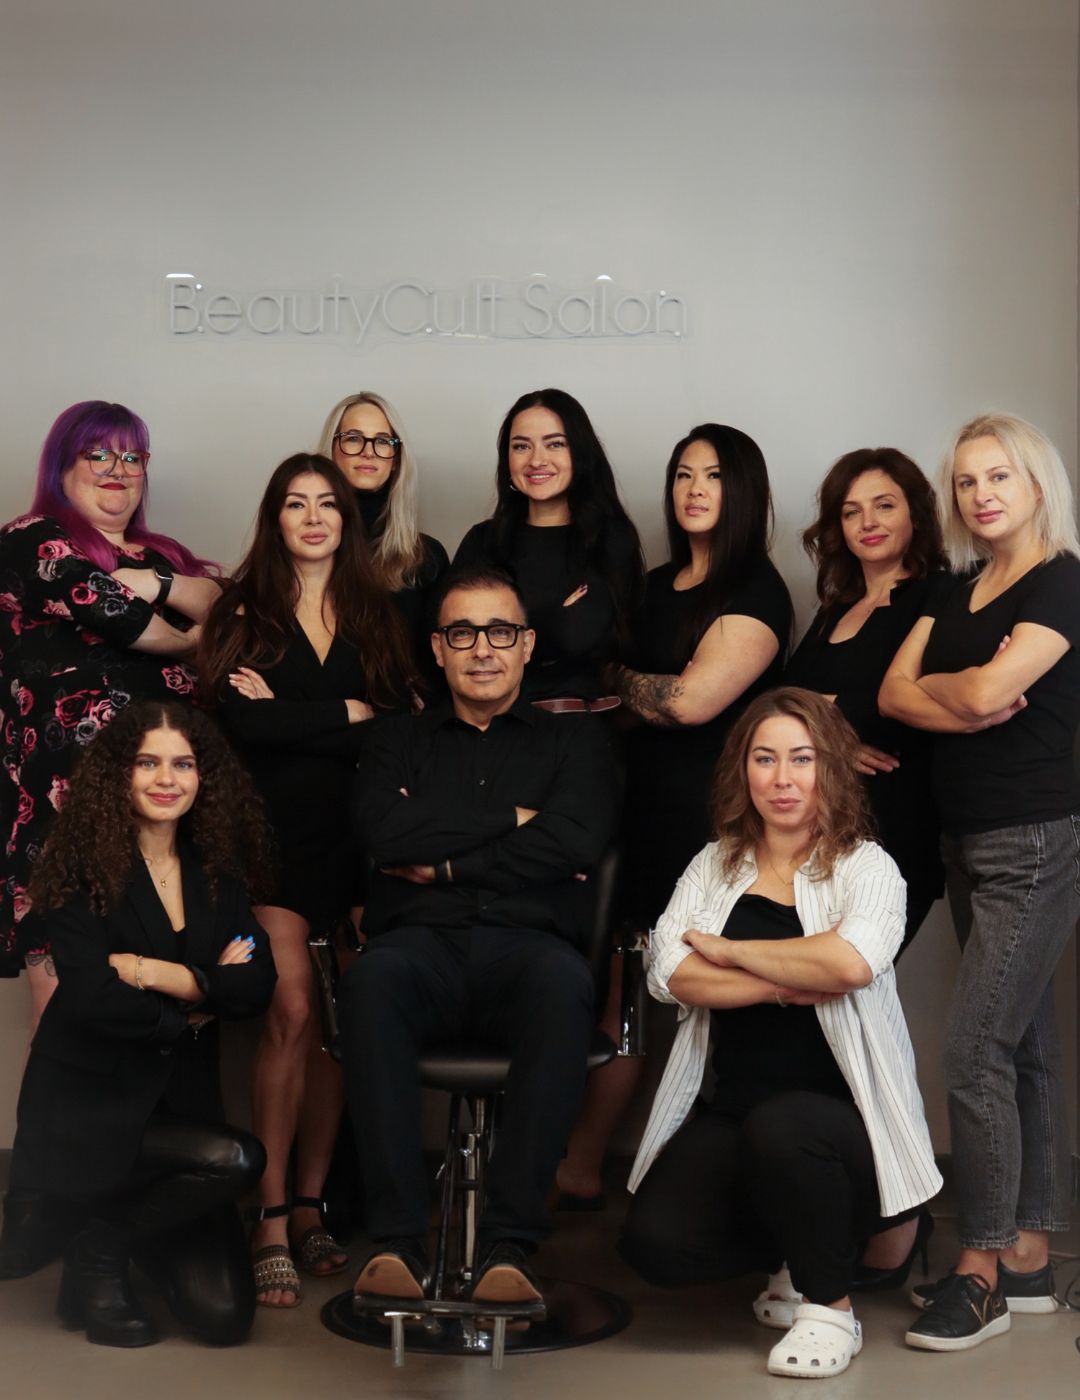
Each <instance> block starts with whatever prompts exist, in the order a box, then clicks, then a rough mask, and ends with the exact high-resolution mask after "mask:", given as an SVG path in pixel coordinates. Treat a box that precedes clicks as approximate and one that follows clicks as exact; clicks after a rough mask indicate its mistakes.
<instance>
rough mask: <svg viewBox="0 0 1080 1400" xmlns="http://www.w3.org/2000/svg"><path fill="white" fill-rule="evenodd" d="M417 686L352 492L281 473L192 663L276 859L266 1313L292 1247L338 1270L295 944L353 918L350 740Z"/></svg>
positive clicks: (328, 1142)
mask: <svg viewBox="0 0 1080 1400" xmlns="http://www.w3.org/2000/svg"><path fill="white" fill-rule="evenodd" d="M413 669H414V668H413V665H412V658H411V657H410V655H409V649H408V643H407V640H406V636H405V631H404V627H403V624H402V622H401V619H400V617H399V615H398V612H397V610H396V608H395V607H394V605H393V602H392V600H391V597H390V595H389V594H388V593H387V591H386V589H385V588H384V586H383V585H382V584H381V583H380V581H379V580H378V578H377V576H376V574H375V572H374V568H373V565H372V563H371V560H370V557H369V555H368V550H367V544H366V542H365V539H364V532H363V526H362V524H361V520H360V516H359V513H358V511H357V507H356V503H355V501H354V499H353V492H352V488H351V487H350V485H349V483H348V482H347V481H346V479H345V477H344V476H343V475H342V473H341V472H340V471H339V470H338V468H337V467H336V466H335V465H334V463H333V462H331V461H329V460H328V459H327V458H325V457H318V456H310V455H308V454H306V453H297V454H296V455H295V456H293V457H289V458H288V459H287V460H286V461H284V462H282V463H281V465H280V466H279V467H278V468H277V469H276V471H275V472H274V473H273V475H272V476H271V478H270V481H269V483H268V484H267V487H266V490H265V492H264V493H263V498H262V502H261V504H260V506H259V513H258V516H257V518H256V523H255V537H254V539H253V541H252V544H251V548H250V549H249V550H248V553H247V556H246V558H245V559H244V560H243V562H242V563H241V564H240V565H239V567H238V568H237V570H236V573H235V574H234V575H233V578H232V580H231V582H230V583H229V584H228V586H227V587H226V589H225V592H224V593H223V595H222V597H221V599H220V600H219V601H218V603H217V604H216V605H215V606H214V608H213V609H212V610H211V613H210V616H209V617H208V618H207V621H206V625H205V627H204V630H203V636H202V641H201V645H200V648H199V675H200V679H201V683H202V685H203V687H204V690H205V693H206V698H207V700H208V702H209V703H211V704H216V705H218V706H219V712H220V716H221V719H222V722H223V724H224V725H225V728H226V730H227V731H228V733H229V734H230V736H231V737H232V738H233V739H234V740H235V742H236V745H237V748H238V749H239V751H240V754H241V756H242V757H243V759H244V761H245V762H246V763H247V766H248V768H249V770H250V772H251V774H252V777H253V778H254V779H255V784H256V786H257V787H258V789H259V791H260V792H261V793H262V796H263V799H264V801H265V802H266V805H267V808H268V811H269V814H270V821H271V825H272V827H273V830H274V836H275V844H276V860H275V872H274V874H275V880H274V888H273V889H272V891H271V893H270V895H269V897H268V898H267V900H266V902H265V903H263V904H262V905H260V906H259V908H258V909H257V911H256V912H257V913H258V916H259V919H260V921H261V922H262V924H263V926H264V927H265V928H266V931H267V933H268V934H269V935H270V942H271V946H272V947H273V950H274V962H275V964H276V966H277V972H278V984H277V989H276V991H275V993H274V1000H273V1003H272V1005H271V1007H270V1014H269V1015H268V1016H267V1018H266V1024H265V1027H264V1030H263V1036H262V1039H261V1041H260V1042H259V1048H258V1050H257V1052H256V1058H255V1069H254V1082H253V1123H254V1127H255V1131H256V1133H257V1134H258V1135H259V1137H260V1139H261V1140H262V1142H263V1143H264V1145H265V1147H266V1154H267V1167H266V1173H265V1175H264V1177H263V1181H262V1184H261V1186H260V1199H261V1201H262V1207H263V1208H262V1219H261V1220H260V1221H259V1223H258V1225H257V1226H256V1228H255V1232H254V1235H253V1240H252V1243H253V1247H254V1250H255V1273H256V1287H257V1290H258V1296H259V1301H260V1302H261V1303H263V1304H266V1305H267V1306H270V1307H294V1306H295V1305H296V1304H297V1303H298V1302H299V1300H300V1280H299V1276H298V1274H297V1272H296V1266H295V1264H294V1263H293V1259H292V1256H291V1254H290V1250H289V1236H290V1234H291V1235H292V1239H293V1244H294V1247H295V1250H296V1252H297V1254H298V1256H299V1260H300V1263H301V1265H302V1266H303V1267H304V1268H305V1269H307V1270H308V1272H310V1273H313V1274H317V1275H321V1274H327V1273H337V1272H339V1271H340V1270H341V1269H343V1268H344V1267H345V1266H346V1264H347V1263H348V1259H347V1257H346V1255H345V1254H344V1253H343V1252H342V1250H341V1249H340V1247H339V1246H338V1245H337V1243H336V1242H335V1241H334V1240H333V1238H332V1237H331V1236H330V1235H329V1234H328V1233H327V1232H326V1230H325V1228H324V1227H323V1224H322V1221H321V1218H320V1215H321V1212H320V1202H321V1199H322V1193H323V1187H324V1184H325V1180H326V1174H327V1170H328V1168H329V1163H330V1157H331V1153H332V1151H333V1146H334V1139H335V1136H336V1132H337V1125H338V1121H339V1119H340V1116H341V1105H342V1090H341V1074H340V1071H339V1069H338V1067H337V1065H336V1064H335V1063H334V1062H333V1061H332V1060H331V1059H330V1058H329V1057H328V1056H327V1055H324V1054H323V1053H322V1050H321V1047H320V1046H319V1045H318V1044H317V1042H316V1039H315V1037H314V1035H313V1030H314V1021H315V1015H314V1012H315V997H314V987H313V983H312V975H311V965H310V962H309V958H308V952H307V940H308V936H309V934H310V932H311V930H312V929H313V928H316V929H326V928H327V927H330V926H332V925H333V924H335V923H336V922H337V921H339V920H340V919H342V918H344V917H345V916H346V915H347V914H348V911H349V909H350V906H351V905H352V904H354V903H355V902H356V895H357V888H356V881H357V866H358V864H359V861H358V858H357V853H356V849H355V846H354V844H353V841H352V837H351V834H350V824H349V798H350V794H351V791H352V783H353V777H354V774H355V770H356V755H357V752H358V741H359V739H360V737H361V731H362V724H363V722H364V721H366V720H369V719H371V718H372V716H373V715H374V713H375V711H376V709H384V710H385V709H392V708H395V707H400V706H405V705H407V704H408V703H409V700H410V689H409V687H410V683H411V680H412V677H413ZM294 1137H295V1138H296V1139H297V1161H296V1181H295V1194H294V1196H293V1203H292V1210H291V1212H290V1210H289V1209H288V1207H287V1206H286V1204H285V1202H286V1194H285V1184H286V1169H287V1165H288V1159H289V1151H290V1148H291V1146H292V1142H293V1138H294ZM290 1215H291V1221H290V1220H288V1219H287V1218H288V1217H289V1216H290ZM290 1226H291V1229H290Z"/></svg>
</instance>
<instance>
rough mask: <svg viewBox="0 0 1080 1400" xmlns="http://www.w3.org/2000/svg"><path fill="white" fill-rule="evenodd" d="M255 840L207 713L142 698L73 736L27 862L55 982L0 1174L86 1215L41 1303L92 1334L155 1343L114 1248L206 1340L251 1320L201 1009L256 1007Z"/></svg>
mask: <svg viewBox="0 0 1080 1400" xmlns="http://www.w3.org/2000/svg"><path fill="white" fill-rule="evenodd" d="M268 844H269V843H268V834H267V831H266V824H265V822H264V821H263V819H262V816H261V813H260V810H259V804H258V802H257V800H256V798H255V794H254V793H253V791H252V788H251V782H250V779H249V778H248V776H247V774H246V773H244V771H243V769H242V768H241V767H240V764H239V763H238V762H237V761H236V759H235V757H234V756H233V754H232V753H231V752H230V750H229V747H228V745H227V744H226V742H225V741H224V739H223V738H222V737H221V735H220V733H219V732H218V730H217V728H216V726H215V725H214V724H213V722H212V721H211V720H210V719H208V718H207V717H206V716H205V715H202V714H200V713H198V712H197V711H193V710H190V709H188V708H187V707H186V706H184V705H180V704H177V703H176V702H171V701H166V702H160V701H143V702H137V703H135V704H133V705H129V706H128V707H127V708H125V709H123V710H121V712H120V713H119V715H117V717H116V718H115V719H114V720H113V721H112V722H111V723H110V724H109V725H108V726H107V727H106V728H104V729H102V731H101V732H100V734H99V735H98V736H97V738H95V739H94V740H93V742H92V743H91V744H90V745H89V746H88V747H87V749H86V751H85V755H84V757H83V759H82V761H81V762H80V764H79V766H78V768H77V769H76V771H75V775H74V777H73V779H72V783H71V788H70V791H69V793H68V795H67V798H66V800H65V802H64V805H63V807H62V808H61V810H60V812H59V813H58V815H57V817H56V820H55V822H54V823H53V826H52V830H51V832H50V835H49V840H48V843H47V845H46V847H45V850H44V852H43V853H42V855H41V856H39V857H38V859H37V861H36V862H35V864H34V874H33V879H32V881H31V885H30V889H31V897H32V898H33V901H34V908H35V910H36V911H37V913H38V916H39V917H40V918H41V921H42V925H43V927H44V928H45V929H46V931H47V932H48V935H49V938H50V941H51V946H52V948H53V955H54V957H55V958H56V965H57V970H58V974H59V985H58V990H57V991H56V993H55V994H54V995H53V997H52V998H51V1000H50V1001H49V1003H48V1005H47V1006H46V1007H45V1011H44V1013H43V1015H42V1019H41V1025H40V1028H39V1030H38V1033H37V1035H36V1036H35V1038H34V1043H33V1047H32V1049H31V1052H30V1059H29V1062H28V1064H27V1068H26V1074H25V1077H24V1079H23V1086H22V1091H21V1094H20V1097H19V1125H18V1132H17V1135H16V1138H15V1148H14V1153H13V1156H12V1170H11V1185H12V1191H13V1192H16V1193H18V1192H19V1191H22V1190H32V1191H34V1192H40V1193H43V1194H44V1195H45V1196H46V1197H47V1198H48V1199H49V1201H50V1204H51V1205H52V1207H53V1208H54V1211H55V1213H56V1214H57V1215H58V1216H61V1217H70V1218H71V1219H73V1220H74V1219H75V1218H81V1227H80V1228H79V1229H78V1232H77V1233H76V1234H75V1236H74V1238H73V1239H72V1240H71V1242H70V1244H69V1246H68V1249H67V1254H66V1257H65V1261H64V1272H63V1276H62V1278H61V1282H60V1297H59V1302H58V1306H57V1311H58V1313H59V1315H60V1319H61V1322H62V1323H63V1324H64V1325H65V1326H66V1327H69V1328H72V1329H76V1328H81V1329H84V1330H85V1331H86V1335H87V1338H88V1340H90V1341H91V1342H96V1343H98V1344H100V1345H103V1346H118V1347H136V1346H146V1345H148V1344H149V1343H151V1342H154V1341H156V1340H157V1328H156V1326H155V1324H154V1323H153V1321H152V1320H151V1319H150V1318H149V1317H147V1315H146V1314H145V1313H144V1312H143V1309H142V1307H141V1305H140V1303H139V1300H138V1297H137V1296H136V1294H135V1292H134V1291H133V1289H132V1287H131V1284H130V1282H129V1280H128V1264H129V1260H131V1259H134V1260H135V1262H136V1263H137V1264H138V1265H139V1267H140V1268H141V1269H142V1271H143V1273H145V1274H148V1275H149V1276H150V1277H151V1278H152V1279H153V1281H154V1282H155V1283H157V1284H158V1285H159V1286H160V1287H161V1291H162V1294H163V1296H164V1297H165V1299H166V1301H167V1302H168V1304H169V1307H170V1309H171V1311H172V1312H173V1314H174V1315H175V1316H176V1317H177V1318H178V1319H179V1320H180V1321H181V1322H183V1323H184V1324H185V1326H186V1327H187V1328H188V1329H189V1330H191V1331H192V1332H194V1334H195V1335H196V1336H197V1337H199V1338H201V1339H202V1340H203V1341H207V1342H212V1343H215V1344H218V1345H221V1344H228V1343H235V1342H239V1341H242V1340H243V1338H244V1337H245V1336H246V1335H247V1333H248V1331H249V1329H250V1327H251V1323H252V1319H253V1318H254V1315H255V1297H254V1290H253V1288H252V1279H251V1265H250V1261H249V1259H248V1255H247V1249H246V1244H245V1241H244V1235H243V1230H242V1227H241V1224H240V1218H239V1214H238V1212H237V1210H236V1204H235V1203H236V1201H237V1200H238V1199H239V1198H240V1197H241V1196H243V1194H244V1193H245V1192H246V1191H247V1190H248V1189H250V1187H251V1186H252V1185H253V1184H254V1183H255V1181H256V1180H257V1179H258V1176H259V1172H260V1171H261V1169H262V1164H263V1151H262V1147H261V1146H260V1144H259V1143H258V1142H257V1141H256V1139H255V1138H254V1137H253V1136H252V1135H251V1134H250V1133H247V1132H244V1131H242V1130H241V1129H238V1128H231V1127H228V1126H225V1114H224V1108H223V1106H222V1102H221V1091H220V1087H219V1069H218V1055H217V1042H218V1037H217V1021H218V1019H219V1018H227V1019H236V1018H243V1017H250V1016H257V1015H259V1014H260V1012H262V1011H263V1010H265V1008H266V1006H267V1004H268V1002H269V1000H270V996H271V990H272V987H273V984H274V965H273V958H272V957H271V953H270V948H269V945H268V943H267V939H266V935H265V934H264V932H263V930H262V929H261V928H260V927H259V925H258V923H257V922H256V920H255V919H254V918H253V917H252V913H251V895H252V894H255V893H256V892H257V888H258V886H259V884H260V883H261V882H263V881H265V879H266V876H267V854H268Z"/></svg>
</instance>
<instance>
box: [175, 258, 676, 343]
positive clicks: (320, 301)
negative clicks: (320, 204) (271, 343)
mask: <svg viewBox="0 0 1080 1400" xmlns="http://www.w3.org/2000/svg"><path fill="white" fill-rule="evenodd" d="M166 280H167V285H168V288H169V295H168V303H167V325H168V330H169V334H170V335H174V336H179V337H183V336H190V335H213V336H220V337H223V338H224V337H228V336H240V337H241V338H244V339H249V338H252V337H277V338H284V339H322V340H339V341H344V342H346V343H351V344H354V345H363V344H365V343H366V342H367V341H369V340H376V339H406V340H407V339H413V338H416V337H426V336H432V337H435V336H439V337H448V338H452V339H456V340H481V341H483V340H638V339H647V340H652V341H657V340H661V341H670V340H676V341H677V340H681V339H682V338H684V337H685V335H686V332H687V306H686V302H685V300H684V299H683V298H682V297H680V296H676V295H673V294H672V293H670V292H666V291H658V292H640V291H621V290H620V289H619V288H617V287H616V286H615V284H614V283H613V282H612V280H611V278H610V277H606V276H601V277H598V278H596V279H595V281H594V282H593V283H592V284H591V285H590V286H588V287H587V288H586V289H585V290H582V289H580V288H579V289H576V290H575V289H572V288H569V289H568V288H559V287H556V286H555V285H554V283H553V282H552V281H551V280H550V279H548V278H547V277H543V276H540V275H534V276H532V277H529V278H526V279H524V280H523V281H520V282H510V281H505V280H502V279H498V278H494V277H489V278H482V279H480V280H476V281H473V282H470V283H468V284H467V285H466V286H464V287H459V288H457V289H456V290H449V291H448V290H445V289H442V290H439V289H436V288H433V287H428V286H425V285H424V284H423V283H422V282H414V281H401V282H392V283H390V284H388V285H386V286H383V287H378V288H375V289H371V288H367V289H365V290H362V291H358V290H356V289H351V288H349V287H348V286H347V285H346V284H345V283H343V281H342V279H341V278H340V277H335V278H334V279H333V280H332V281H331V282H330V283H329V285H328V286H326V287H325V288H323V289H322V290H306V291H267V290H263V291H248V292H244V293H241V292H237V291H225V290H221V289H216V288H213V287H207V286H204V285H203V283H202V282H200V281H198V280H197V279H196V278H195V277H193V276H189V275H188V274H183V273H170V274H169V275H168V277H167V279H166Z"/></svg>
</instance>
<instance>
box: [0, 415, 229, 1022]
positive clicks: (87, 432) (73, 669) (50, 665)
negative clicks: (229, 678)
mask: <svg viewBox="0 0 1080 1400" xmlns="http://www.w3.org/2000/svg"><path fill="white" fill-rule="evenodd" d="M149 462H150V435H149V432H148V431H147V427H146V424H145V423H144V422H143V421H142V419H141V418H139V417H137V416H136V415H135V414H134V413H132V412H131V410H130V409H128V408H125V407H124V406H123V404H116V403H104V402H102V401H100V400H90V401H88V402H86V403H77V404H72V406H71V407H70V408H67V409H65V410H64V412H63V413H61V414H60V416H59V418H57V420H56V422H55V423H54V424H53V425H52V427H51V428H50V429H49V434H48V436H47V437H46V439H45V443H44V445H43V447H42V449H41V459H40V462H39V464H38V477H37V488H36V490H35V492H34V499H33V502H32V503H31V506H30V510H29V512H28V513H27V514H25V515H20V516H18V517H17V518H16V519H14V520H12V521H9V522H8V524H7V525H5V526H4V527H3V529H2V531H0V619H2V624H3V625H2V640H0V648H2V651H3V674H4V697H5V698H4V712H5V714H4V718H5V723H4V729H3V762H2V766H0V786H2V788H3V793H2V796H0V821H2V823H3V830H2V832H0V839H2V841H3V852H4V879H3V884H2V886H0V974H3V975H7V976H15V975H16V973H17V972H18V970H19V966H20V964H22V963H25V965H26V968H27V976H28V979H29V982H30V990H31V995H32V997H33V1007H34V1021H35V1022H36V1020H37V1018H38V1016H40V1014H41V1010H42V1008H43V1007H44V1005H45V1003H46V1002H47V1001H48V999H49V997H50V995H51V994H52V992H53V991H54V989H55V987H56V976H55V972H54V970H53V965H52V959H51V958H50V956H49V947H48V942H47V940H46V938H45V936H44V933H43V931H42V926H41V924H40V922H39V921H37V920H36V919H34V918H32V917H31V918H25V916H26V915H27V913H28V911H29V908H30V901H29V898H28V896H27V886H28V885H29V883H30V875H31V869H32V866H33V862H34V860H35V858H36V857H37V855H38V853H39V852H40V850H41V848H42V846H43V845H44V844H45V837H46V835H47V832H48V828H49V825H50V822H51V821H52V818H53V815H54V814H55V812H56V810H57V809H58V808H59V806H60V804H61V802H62V801H63V797H64V793H65V792H66V790H67V785H68V777H69V774H70V773H71V768H72V764H73V762H74V760H75V758H76V756H77V755H78V753H79V752H80V751H81V750H82V749H83V748H84V747H85V745H86V744H88V743H89V742H90V740H91V739H92V738H93V737H94V735H95V734H96V733H97V732H98V730H99V729H100V728H101V727H102V726H103V725H105V724H107V723H108V722H109V720H110V719H111V718H112V717H113V715H114V714H115V713H116V712H117V711H118V710H121V709H122V708H123V707H124V706H125V705H127V704H130V702H131V701H132V700H139V699H161V700H163V699H166V698H168V697H170V696H172V697H185V696H190V695H191V694H192V692H193V690H194V677H193V675H192V673H191V672H190V671H189V670H188V669H187V668H186V666H185V665H184V661H185V660H187V659H189V658H190V657H191V655H192V653H193V652H194V650H195V643H196V639H197V637H198V624H199V623H201V622H202V620H203V619H204V618H205V616H206V614H207V612H208V610H209V608H210V605H211V604H212V603H213V601H214V599H215V598H217V596H218V594H219V591H220V590H219V587H218V584H217V583H216V582H215V580H214V578H213V577H212V575H213V574H214V573H216V572H217V566H216V565H214V564H210V563H208V562H207V561H206V560H204V559H198V558H196V556H195V555H193V554H192V553H191V552H190V551H189V550H187V549H185V548H184V546H183V545H182V544H179V543H178V542H177V541H176V540H174V539H170V538H169V536H168V535H158V534H155V533H154V532H153V531H151V530H150V529H148V528H147V525H146V504H147V481H148V474H147V468H148V466H149Z"/></svg>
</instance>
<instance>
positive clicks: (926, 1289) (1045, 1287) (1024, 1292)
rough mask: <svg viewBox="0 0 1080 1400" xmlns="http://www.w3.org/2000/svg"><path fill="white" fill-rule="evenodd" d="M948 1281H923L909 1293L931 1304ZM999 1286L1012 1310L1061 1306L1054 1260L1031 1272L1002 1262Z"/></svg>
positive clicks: (1048, 1310)
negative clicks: (1023, 1272) (1023, 1271)
mask: <svg viewBox="0 0 1080 1400" xmlns="http://www.w3.org/2000/svg"><path fill="white" fill-rule="evenodd" d="M949 1277H950V1278H951V1277H952V1276H951V1275H949ZM948 1281H949V1278H939V1279H938V1280H937V1282H936V1283H920V1284H919V1285H918V1286H917V1287H915V1288H913V1289H912V1290H911V1292H910V1293H909V1294H908V1297H909V1298H910V1299H911V1301H912V1303H914V1305H915V1307H917V1308H928V1307H930V1306H931V1304H932V1303H933V1302H934V1301H935V1299H936V1298H937V1296H938V1294H939V1293H940V1292H941V1290H942V1288H943V1287H944V1286H945V1284H946V1283H948ZM998 1286H999V1287H1000V1289H1001V1291H1002V1293H1004V1294H1005V1302H1006V1303H1007V1304H1008V1306H1009V1311H1010V1312H1011V1313H1054V1312H1057V1310H1058V1304H1057V1298H1056V1296H1055V1293H1056V1288H1055V1283H1054V1269H1053V1265H1051V1264H1046V1265H1044V1266H1043V1267H1042V1268H1041V1269H1033V1270H1032V1271H1031V1272H1030V1273H1027V1274H1019V1273H1014V1271H1013V1270H1012V1269H1009V1268H1006V1266H1005V1265H1004V1264H999V1265H998Z"/></svg>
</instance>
